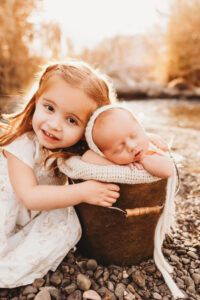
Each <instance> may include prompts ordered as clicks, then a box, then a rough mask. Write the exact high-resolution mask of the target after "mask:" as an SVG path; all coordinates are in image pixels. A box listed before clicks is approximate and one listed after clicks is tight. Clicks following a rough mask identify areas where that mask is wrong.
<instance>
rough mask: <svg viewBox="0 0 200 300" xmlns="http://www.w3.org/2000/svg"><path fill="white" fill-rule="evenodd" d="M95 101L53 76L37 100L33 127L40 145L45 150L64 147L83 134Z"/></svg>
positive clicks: (94, 107) (70, 144)
mask: <svg viewBox="0 0 200 300" xmlns="http://www.w3.org/2000/svg"><path fill="white" fill-rule="evenodd" d="M96 108H97V105H96V103H95V102H94V101H93V100H92V99H91V98H90V97H89V96H87V94H86V93H85V92H83V91H82V90H80V89H78V88H74V87H71V86H69V85H68V84H67V83H66V82H65V81H64V79H62V78H61V77H59V76H56V75H55V76H53V77H52V78H50V79H49V84H48V86H47V87H46V89H45V90H44V92H43V93H42V94H41V96H40V97H39V98H38V99H37V101H36V108H35V112H34V115H33V121H32V125H33V130H34V131H35V133H36V135H37V137H38V140H39V142H40V144H41V145H42V146H44V147H46V148H48V149H57V148H67V147H70V146H73V145H74V144H76V143H77V142H78V141H79V140H80V139H81V138H82V136H83V134H84V130H85V126H86V124H87V121H88V119H89V117H90V115H91V113H92V112H93V111H94V110H95V109H96Z"/></svg>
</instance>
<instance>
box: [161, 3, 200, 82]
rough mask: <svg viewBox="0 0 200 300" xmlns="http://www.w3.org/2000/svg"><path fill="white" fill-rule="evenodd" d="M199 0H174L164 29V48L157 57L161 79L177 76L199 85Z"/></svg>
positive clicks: (172, 78)
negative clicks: (160, 55)
mask: <svg viewBox="0 0 200 300" xmlns="http://www.w3.org/2000/svg"><path fill="white" fill-rule="evenodd" d="M199 16H200V1H199V0H190V1H188V0H174V1H173V2H172V6H171V11H170V17H169V24H168V31H167V34H166V36H165V44H166V52H165V55H164V56H163V58H164V60H161V64H162V65H163V69H162V77H163V79H164V81H165V82H170V81H172V80H174V79H176V78H179V79H180V80H182V81H183V82H188V83H189V84H192V85H195V86H200V56H199V53H200V17H199Z"/></svg>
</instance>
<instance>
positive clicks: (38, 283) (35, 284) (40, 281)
mask: <svg viewBox="0 0 200 300" xmlns="http://www.w3.org/2000/svg"><path fill="white" fill-rule="evenodd" d="M44 283H45V280H44V279H43V278H38V279H35V281H34V282H33V284H32V285H33V287H35V288H36V289H39V288H40V287H41V286H43V284H44Z"/></svg>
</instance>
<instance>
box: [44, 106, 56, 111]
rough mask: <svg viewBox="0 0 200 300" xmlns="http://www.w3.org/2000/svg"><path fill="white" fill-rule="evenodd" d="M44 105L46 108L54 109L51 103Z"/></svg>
mask: <svg viewBox="0 0 200 300" xmlns="http://www.w3.org/2000/svg"><path fill="white" fill-rule="evenodd" d="M45 107H46V109H47V110H50V111H54V108H53V106H51V105H45Z"/></svg>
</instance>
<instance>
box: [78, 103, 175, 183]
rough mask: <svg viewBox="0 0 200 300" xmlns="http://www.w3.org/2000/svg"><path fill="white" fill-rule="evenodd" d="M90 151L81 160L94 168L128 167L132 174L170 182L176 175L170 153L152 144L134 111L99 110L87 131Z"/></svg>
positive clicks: (119, 107)
mask: <svg viewBox="0 0 200 300" xmlns="http://www.w3.org/2000/svg"><path fill="white" fill-rule="evenodd" d="M85 136H86V140H87V143H88V146H89V148H90V150H88V151H86V152H85V153H84V154H83V156H82V160H83V161H85V162H87V163H91V164H95V165H110V164H118V165H128V166H129V167H130V168H131V170H133V169H134V167H136V168H137V169H139V170H141V169H145V170H146V171H147V172H149V173H150V174H152V175H153V176H156V177H160V178H169V177H170V176H172V174H173V172H174V165H173V161H172V160H171V159H170V158H169V156H168V154H167V152H164V151H161V150H159V149H157V148H156V147H155V146H153V144H152V143H151V142H150V139H149V137H148V135H147V134H146V132H145V130H144V128H143V127H142V126H141V125H140V124H139V122H138V121H137V120H136V118H135V117H134V115H133V113H132V112H131V110H129V109H128V108H126V107H124V106H122V105H106V106H103V107H101V108H100V109H97V110H96V111H95V113H94V114H93V115H92V117H91V118H90V120H89V122H88V125H87V127H86V133H85Z"/></svg>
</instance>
